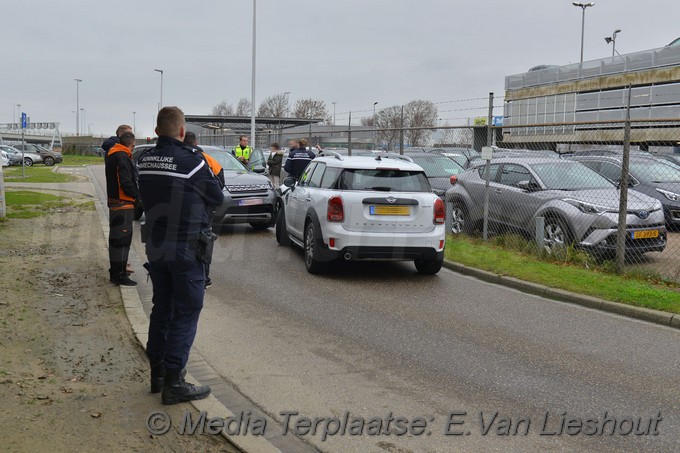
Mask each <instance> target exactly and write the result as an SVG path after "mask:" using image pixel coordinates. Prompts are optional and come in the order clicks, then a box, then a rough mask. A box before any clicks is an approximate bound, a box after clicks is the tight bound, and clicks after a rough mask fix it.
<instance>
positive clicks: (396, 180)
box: [338, 169, 432, 192]
mask: <svg viewBox="0 0 680 453" xmlns="http://www.w3.org/2000/svg"><path fill="white" fill-rule="evenodd" d="M338 188H339V189H341V190H380V191H384V192H430V191H431V190H432V189H431V188H430V183H429V182H428V181H427V177H426V176H425V173H423V172H421V171H405V170H396V169H376V170H364V169H357V170H354V169H351V170H350V169H347V170H344V171H343V172H342V174H341V175H340V180H339V182H338Z"/></svg>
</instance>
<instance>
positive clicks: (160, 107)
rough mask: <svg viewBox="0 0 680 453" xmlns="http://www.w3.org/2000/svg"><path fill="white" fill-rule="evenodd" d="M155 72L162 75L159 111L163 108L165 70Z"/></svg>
mask: <svg viewBox="0 0 680 453" xmlns="http://www.w3.org/2000/svg"><path fill="white" fill-rule="evenodd" d="M154 71H156V72H158V73H160V75H161V102H160V104H158V110H160V109H162V108H163V72H164V71H163V70H162V69H154Z"/></svg>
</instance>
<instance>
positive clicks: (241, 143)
mask: <svg viewBox="0 0 680 453" xmlns="http://www.w3.org/2000/svg"><path fill="white" fill-rule="evenodd" d="M231 153H232V154H233V155H234V157H236V158H237V159H238V160H239V161H240V162H241V163H242V164H243V165H245V166H246V168H248V170H250V155H251V154H252V153H253V149H252V148H251V147H250V146H248V136H246V135H241V136H240V137H239V138H238V145H236V148H234V149H233V150H232V152H231Z"/></svg>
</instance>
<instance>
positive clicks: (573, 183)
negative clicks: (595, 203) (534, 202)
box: [531, 162, 613, 190]
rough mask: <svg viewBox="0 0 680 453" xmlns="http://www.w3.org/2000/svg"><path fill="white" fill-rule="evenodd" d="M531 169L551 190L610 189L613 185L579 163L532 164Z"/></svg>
mask: <svg viewBox="0 0 680 453" xmlns="http://www.w3.org/2000/svg"><path fill="white" fill-rule="evenodd" d="M531 168H532V169H533V170H534V172H536V174H537V175H538V178H539V179H540V180H541V181H542V182H543V185H544V186H545V187H546V188H547V189H549V190H584V189H610V188H611V187H612V185H613V184H612V183H611V182H610V181H609V180H608V179H607V178H605V177H604V176H600V175H599V174H598V173H595V172H594V171H593V170H591V169H590V168H588V167H586V166H585V165H582V164H580V163H578V162H550V163H542V164H532V165H531Z"/></svg>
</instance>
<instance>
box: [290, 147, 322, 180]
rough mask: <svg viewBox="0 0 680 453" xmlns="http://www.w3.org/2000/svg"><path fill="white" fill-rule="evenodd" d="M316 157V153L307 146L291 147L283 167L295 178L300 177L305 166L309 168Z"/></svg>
mask: <svg viewBox="0 0 680 453" xmlns="http://www.w3.org/2000/svg"><path fill="white" fill-rule="evenodd" d="M315 157H316V154H314V153H313V152H311V151H309V150H307V149H305V148H296V149H291V150H290V152H289V153H288V160H287V161H286V164H285V165H284V166H283V169H284V170H286V173H288V174H289V175H290V176H292V177H293V178H295V179H300V177H301V176H302V173H304V171H305V168H307V165H309V163H310V162H311V161H312V160H313V159H314V158H315Z"/></svg>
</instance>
